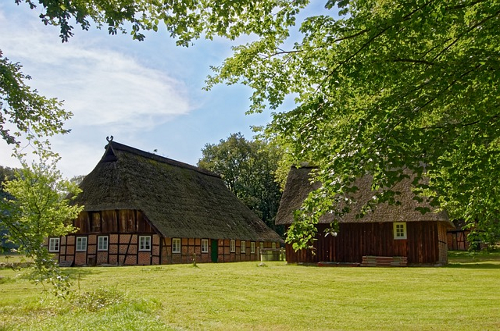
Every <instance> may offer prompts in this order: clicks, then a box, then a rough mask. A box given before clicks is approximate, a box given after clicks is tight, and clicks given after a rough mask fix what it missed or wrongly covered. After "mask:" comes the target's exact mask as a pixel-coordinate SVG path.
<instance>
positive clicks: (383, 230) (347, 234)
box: [286, 222, 447, 264]
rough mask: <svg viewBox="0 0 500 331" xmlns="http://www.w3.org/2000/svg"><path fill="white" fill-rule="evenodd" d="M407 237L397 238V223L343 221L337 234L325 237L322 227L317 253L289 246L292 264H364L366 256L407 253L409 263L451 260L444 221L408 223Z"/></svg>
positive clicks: (289, 256) (433, 262)
mask: <svg viewBox="0 0 500 331" xmlns="http://www.w3.org/2000/svg"><path fill="white" fill-rule="evenodd" d="M406 227H407V228H406V229H407V238H406V239H394V231H393V223H391V222H386V223H342V224H340V229H339V233H338V234H337V236H332V235H328V236H326V237H325V233H324V230H325V228H326V225H323V224H320V225H319V226H318V235H317V237H316V239H317V240H316V241H315V243H314V253H315V254H312V252H311V251H310V250H301V251H298V252H295V251H294V250H293V248H292V246H291V245H290V244H287V245H286V259H287V261H288V262H289V263H298V262H304V263H317V262H340V263H344V262H345V263H353V262H354V263H361V261H362V257H363V256H365V255H373V256H405V257H407V258H408V264H437V263H440V264H445V263H447V244H446V225H445V224H444V223H441V222H407V223H406Z"/></svg>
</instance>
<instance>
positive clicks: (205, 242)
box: [201, 239, 208, 253]
mask: <svg viewBox="0 0 500 331" xmlns="http://www.w3.org/2000/svg"><path fill="white" fill-rule="evenodd" d="M201 252H202V253H208V239H201Z"/></svg>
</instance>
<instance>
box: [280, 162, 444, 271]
mask: <svg viewBox="0 0 500 331" xmlns="http://www.w3.org/2000/svg"><path fill="white" fill-rule="evenodd" d="M312 169H313V168H311V167H301V168H295V167H293V168H292V169H291V170H290V173H289V175H288V179H287V183H286V186H285V191H284V192H283V196H282V199H281V204H280V208H279V210H278V214H277V216H276V224H277V225H284V226H285V227H286V228H288V227H289V226H290V225H291V224H292V222H293V214H294V211H295V210H297V209H299V208H300V207H301V205H302V203H303V201H304V200H305V199H306V197H307V196H308V194H309V193H310V192H311V191H313V190H314V189H317V188H319V187H320V186H321V184H320V183H315V184H311V178H310V172H311V170H312ZM371 183H372V179H371V177H370V176H365V177H363V178H360V179H358V181H357V182H356V183H355V185H356V186H357V187H358V188H359V191H358V192H357V193H356V195H355V198H356V201H357V203H356V204H355V205H354V206H353V207H352V208H351V211H350V212H349V213H347V214H346V215H344V216H343V217H342V218H341V219H340V220H339V231H338V233H336V235H331V234H329V235H327V236H325V232H324V231H325V229H327V228H328V227H329V225H330V223H331V222H332V221H333V220H334V217H333V215H331V214H328V215H323V216H322V217H321V218H320V222H319V224H318V225H317V229H318V232H317V236H316V241H314V248H313V249H312V250H310V249H308V250H306V249H304V250H300V251H297V252H296V251H294V249H293V248H292V245H290V244H287V245H286V260H287V262H289V263H325V264H328V263H331V264H354V265H358V264H360V265H377V263H380V265H443V264H446V263H447V261H448V258H447V252H448V250H447V238H446V232H447V229H448V228H451V227H452V223H451V222H450V220H449V219H448V215H447V213H446V212H443V211H442V212H428V213H425V214H422V213H420V212H419V211H417V210H415V208H416V207H428V206H425V205H423V204H421V203H418V202H417V201H416V200H414V199H413V197H414V195H413V193H412V191H411V187H410V180H403V181H402V182H400V183H399V184H397V185H396V187H394V190H395V191H398V192H401V195H400V196H399V198H398V199H399V201H400V202H401V204H400V205H389V204H387V203H383V204H380V205H378V206H377V208H376V209H375V211H374V212H370V213H368V214H366V215H365V216H364V217H362V218H357V217H356V215H357V214H359V213H360V211H361V207H362V206H363V205H364V204H365V203H366V202H367V201H369V199H372V197H373V195H374V192H373V191H372V190H371Z"/></svg>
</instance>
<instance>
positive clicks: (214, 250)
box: [211, 239, 219, 262]
mask: <svg viewBox="0 0 500 331" xmlns="http://www.w3.org/2000/svg"><path fill="white" fill-rule="evenodd" d="M211 255H212V262H217V258H218V257H219V246H218V245H217V239H212V254H211Z"/></svg>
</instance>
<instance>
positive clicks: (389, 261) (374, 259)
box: [361, 255, 408, 267]
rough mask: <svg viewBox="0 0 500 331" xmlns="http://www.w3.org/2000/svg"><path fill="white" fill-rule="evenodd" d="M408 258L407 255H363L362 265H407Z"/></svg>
mask: <svg viewBox="0 0 500 331" xmlns="http://www.w3.org/2000/svg"><path fill="white" fill-rule="evenodd" d="M407 265H408V258H407V257H406V256H371V255H367V256H363V259H362V262H361V266H362V267H406V266H407Z"/></svg>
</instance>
